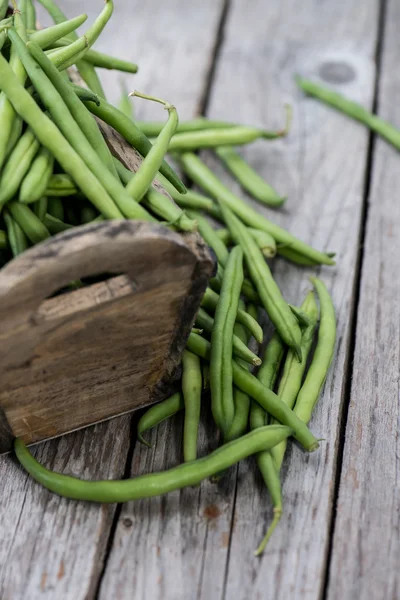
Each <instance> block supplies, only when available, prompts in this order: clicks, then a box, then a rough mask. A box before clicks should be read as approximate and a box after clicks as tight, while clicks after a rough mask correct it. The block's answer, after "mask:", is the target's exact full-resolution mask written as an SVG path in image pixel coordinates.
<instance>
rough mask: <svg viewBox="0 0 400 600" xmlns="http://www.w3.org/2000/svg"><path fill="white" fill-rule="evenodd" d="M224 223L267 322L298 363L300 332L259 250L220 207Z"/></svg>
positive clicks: (245, 229) (227, 210)
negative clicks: (244, 263)
mask: <svg viewBox="0 0 400 600" xmlns="http://www.w3.org/2000/svg"><path fill="white" fill-rule="evenodd" d="M221 210H222V213H223V215H224V219H225V222H226V224H227V226H228V229H229V231H230V232H231V235H232V237H233V238H234V240H235V241H236V242H237V243H238V244H240V245H241V247H242V248H243V252H244V257H245V260H246V264H247V268H248V270H249V273H250V276H251V279H252V281H253V283H254V285H255V286H256V288H257V291H258V294H259V296H260V298H261V301H262V303H263V306H264V308H265V310H266V311H267V313H268V315H269V318H270V319H271V321H272V323H274V325H275V327H276V329H277V331H278V333H279V335H280V336H281V338H282V340H283V341H284V342H285V343H286V344H287V345H288V346H290V347H291V348H293V349H294V351H295V353H296V355H297V356H298V359H299V360H301V348H300V342H301V331H300V327H299V324H298V323H297V320H296V318H295V316H294V315H293V313H292V311H291V310H290V308H289V306H288V304H287V303H286V302H285V300H284V299H283V297H282V294H281V292H280V290H279V288H278V286H277V284H276V283H275V280H274V278H273V277H272V274H271V271H270V269H269V267H268V265H267V263H266V262H265V260H264V257H263V255H262V253H261V250H260V249H259V247H258V246H257V244H256V242H255V241H254V239H253V238H252V237H251V235H250V233H249V232H248V231H247V228H246V227H245V225H243V223H241V221H240V220H239V219H238V218H237V217H236V216H235V215H234V214H233V213H232V212H231V210H230V209H229V208H228V207H227V206H225V205H224V203H223V202H222V203H221Z"/></svg>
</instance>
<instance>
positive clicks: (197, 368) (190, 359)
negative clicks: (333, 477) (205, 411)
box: [182, 350, 202, 462]
mask: <svg viewBox="0 0 400 600" xmlns="http://www.w3.org/2000/svg"><path fill="white" fill-rule="evenodd" d="M201 388H202V377H201V365H200V359H199V357H198V356H196V354H193V353H192V352H189V350H184V352H183V355H182V394H183V400H184V404H185V419H184V424H183V460H184V462H189V461H192V460H196V458H197V437H198V433H199V422H200V409H201Z"/></svg>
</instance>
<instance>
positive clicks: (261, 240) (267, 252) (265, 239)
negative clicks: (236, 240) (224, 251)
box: [216, 227, 276, 258]
mask: <svg viewBox="0 0 400 600" xmlns="http://www.w3.org/2000/svg"><path fill="white" fill-rule="evenodd" d="M247 229H248V230H249V233H250V234H251V235H252V236H253V238H254V240H255V242H256V243H257V245H258V247H259V248H260V250H261V252H262V253H263V254H264V256H265V258H272V257H274V256H275V254H276V242H275V240H274V238H273V237H272V235H270V234H269V233H267V232H266V231H261V229H254V228H253V227H248V228H247ZM216 234H217V235H218V237H219V239H220V240H221V241H222V242H223V243H224V244H225V245H226V246H229V245H230V244H231V243H232V236H231V234H230V233H229V229H217V231H216Z"/></svg>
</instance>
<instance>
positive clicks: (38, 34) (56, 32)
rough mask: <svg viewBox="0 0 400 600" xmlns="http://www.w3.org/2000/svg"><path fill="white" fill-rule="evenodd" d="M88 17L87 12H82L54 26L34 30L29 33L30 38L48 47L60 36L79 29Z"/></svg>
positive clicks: (42, 46) (41, 45) (44, 47)
mask: <svg viewBox="0 0 400 600" xmlns="http://www.w3.org/2000/svg"><path fill="white" fill-rule="evenodd" d="M87 18H88V17H87V15H86V14H82V15H79V16H78V17H74V18H73V19H68V21H63V22H61V23H58V24H57V25H53V26H52V27H46V29H40V30H39V31H34V32H33V33H31V34H30V35H29V39H30V41H32V42H35V44H38V45H39V46H40V47H41V48H43V49H46V48H48V47H49V46H51V45H52V44H54V42H56V41H57V40H59V39H60V38H63V37H64V36H65V35H68V34H70V33H72V32H73V31H75V30H76V29H78V27H80V26H81V25H83V23H84V22H85V21H86V20H87Z"/></svg>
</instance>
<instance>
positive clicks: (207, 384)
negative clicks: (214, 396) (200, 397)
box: [203, 363, 210, 390]
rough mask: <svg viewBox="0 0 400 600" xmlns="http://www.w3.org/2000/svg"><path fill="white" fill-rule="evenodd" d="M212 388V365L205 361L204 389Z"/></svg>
mask: <svg viewBox="0 0 400 600" xmlns="http://www.w3.org/2000/svg"><path fill="white" fill-rule="evenodd" d="M209 388H210V365H209V363H203V390H208V389H209Z"/></svg>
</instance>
